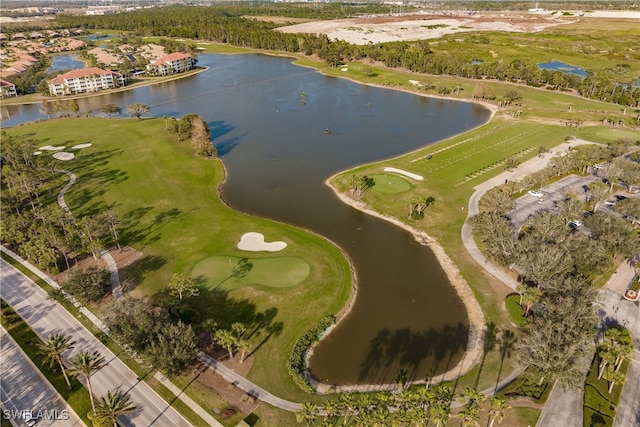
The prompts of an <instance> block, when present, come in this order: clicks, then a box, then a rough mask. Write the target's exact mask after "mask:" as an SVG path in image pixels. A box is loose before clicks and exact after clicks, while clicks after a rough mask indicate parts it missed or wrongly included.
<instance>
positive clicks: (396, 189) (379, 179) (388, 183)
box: [370, 173, 413, 194]
mask: <svg viewBox="0 0 640 427" xmlns="http://www.w3.org/2000/svg"><path fill="white" fill-rule="evenodd" d="M370 178H373V179H374V180H375V182H376V185H374V186H373V187H371V189H372V190H375V191H377V192H379V193H384V194H396V193H404V192H405V191H409V190H411V189H412V188H413V185H411V183H410V182H409V181H407V180H406V179H404V178H402V177H399V176H398V175H396V174H394V173H384V174H382V173H381V174H376V175H371V176H370Z"/></svg>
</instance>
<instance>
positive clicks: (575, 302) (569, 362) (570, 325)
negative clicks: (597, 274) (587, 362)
mask: <svg viewBox="0 0 640 427" xmlns="http://www.w3.org/2000/svg"><path fill="white" fill-rule="evenodd" d="M596 298H597V291H596V290H595V288H594V286H593V285H592V284H591V283H590V282H589V281H588V280H586V279H585V278H582V277H575V276H567V277H565V278H563V277H562V276H559V277H556V278H555V279H554V280H550V281H549V282H547V283H544V284H543V294H542V297H541V299H540V303H539V305H540V309H539V310H538V311H537V312H536V315H535V316H534V317H533V318H532V319H531V321H530V322H529V323H528V324H527V325H525V326H524V327H523V330H522V336H521V338H520V341H519V342H518V343H517V344H516V349H517V351H516V358H517V360H518V362H519V363H520V364H521V365H524V366H530V367H533V368H535V370H537V371H539V372H542V373H543V375H544V376H548V377H550V378H551V379H552V380H559V381H560V382H561V383H562V384H563V385H564V386H567V387H569V388H577V387H580V386H581V385H582V384H583V383H584V375H583V373H582V371H581V368H580V362H581V361H582V360H583V358H584V357H586V356H588V355H589V353H590V352H591V351H593V350H592V348H593V341H594V337H595V332H594V331H595V325H596V323H597V317H596V309H595V302H596ZM543 379H544V377H543Z"/></svg>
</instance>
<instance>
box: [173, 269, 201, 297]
mask: <svg viewBox="0 0 640 427" xmlns="http://www.w3.org/2000/svg"><path fill="white" fill-rule="evenodd" d="M169 290H170V292H171V295H172V296H174V297H176V296H177V297H178V299H179V300H180V302H182V299H183V298H184V297H194V296H198V295H199V293H200V291H199V290H198V286H197V285H196V281H195V280H193V278H192V277H184V276H183V275H182V274H180V273H175V274H174V275H173V276H172V277H171V281H170V282H169Z"/></svg>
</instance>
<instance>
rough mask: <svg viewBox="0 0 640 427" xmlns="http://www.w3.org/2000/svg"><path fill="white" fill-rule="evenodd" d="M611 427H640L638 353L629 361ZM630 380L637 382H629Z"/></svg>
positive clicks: (639, 356) (639, 357)
mask: <svg viewBox="0 0 640 427" xmlns="http://www.w3.org/2000/svg"><path fill="white" fill-rule="evenodd" d="M627 378H628V379H627V382H626V383H625V384H624V388H623V389H622V395H621V396H620V403H619V404H618V410H617V411H616V419H615V421H614V422H613V427H629V426H640V352H636V357H635V359H634V360H632V361H631V365H630V366H629V370H628V371H627ZM631 378H636V379H638V380H635V381H629V379H631Z"/></svg>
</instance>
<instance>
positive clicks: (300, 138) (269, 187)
mask: <svg viewBox="0 0 640 427" xmlns="http://www.w3.org/2000/svg"><path fill="white" fill-rule="evenodd" d="M199 64H200V65H204V66H208V67H209V69H208V70H207V71H205V72H203V73H200V74H197V75H194V76H192V77H189V78H186V79H182V80H177V81H173V82H167V83H164V84H159V85H155V86H149V87H143V88H138V89H135V90H132V91H128V92H122V93H115V94H110V95H104V96H98V97H93V98H87V99H81V100H79V101H78V103H79V105H80V108H81V111H99V108H100V106H102V105H104V104H107V103H115V104H118V105H120V106H121V107H122V108H123V111H126V106H127V105H129V104H132V103H134V102H142V103H145V104H147V105H149V106H150V107H151V114H153V115H154V116H155V117H163V116H165V115H166V116H182V115H184V114H188V113H196V114H199V115H201V116H202V117H203V118H204V119H205V120H206V121H207V123H208V124H209V126H210V128H211V137H212V140H213V143H214V144H215V146H216V147H217V149H218V151H219V154H220V157H221V159H222V161H223V162H224V164H225V168H226V170H227V173H228V178H227V180H226V181H225V183H224V185H223V187H222V188H221V193H222V197H223V198H224V200H225V201H226V202H227V203H229V204H230V205H231V206H233V207H234V208H236V209H239V210H242V211H245V212H249V213H253V214H256V215H259V216H263V217H268V218H273V219H276V220H279V221H283V222H287V223H290V224H294V225H297V226H300V227H302V228H305V229H309V230H312V231H314V232H316V233H318V234H320V235H323V236H325V237H327V238H328V239H330V240H332V241H333V242H336V243H337V244H338V245H339V246H340V247H341V248H342V249H343V250H344V251H345V252H346V253H347V254H348V255H349V257H350V259H351V260H352V261H353V264H354V266H355V270H356V275H357V279H358V297H357V299H356V301H355V304H354V306H353V309H352V312H351V314H350V315H349V316H348V317H347V318H346V320H345V321H344V322H342V323H341V324H340V325H339V326H338V327H337V328H336V329H335V330H334V331H333V332H332V333H331V334H330V335H329V336H328V337H327V339H326V340H324V341H323V342H322V343H321V344H320V345H319V346H318V347H317V348H316V350H315V352H314V356H313V357H312V359H311V361H310V369H311V371H312V372H313V373H314V375H316V376H317V378H318V379H321V380H323V381H327V382H329V383H334V384H356V383H362V382H393V380H394V377H395V374H396V373H397V371H398V369H399V368H400V367H406V368H411V371H412V372H410V375H412V376H416V377H422V378H423V377H424V375H425V374H426V372H427V371H428V370H429V369H431V368H434V369H435V371H434V373H435V374H438V373H441V372H443V371H444V370H445V369H446V368H447V367H451V366H453V365H455V364H456V363H457V362H458V361H459V360H460V358H461V357H462V354H463V352H464V348H465V345H464V343H465V342H466V330H467V323H468V322H467V316H466V312H465V309H464V306H463V304H462V302H461V301H460V299H459V298H458V296H457V295H456V293H455V291H454V290H453V288H452V287H451V286H450V284H449V281H448V279H447V276H446V274H445V273H444V271H443V270H442V268H441V267H440V265H439V264H438V262H437V260H436V258H435V256H434V255H433V253H432V252H431V250H430V249H428V248H426V247H424V246H422V245H420V244H418V243H417V242H416V241H415V239H414V238H413V236H411V235H410V234H409V233H407V232H406V231H404V230H402V229H399V228H398V227H396V226H394V225H392V224H389V223H387V222H385V221H382V220H380V219H377V218H373V217H371V216H368V215H365V214H362V213H361V212H359V211H356V210H354V209H353V208H351V207H349V206H346V205H345V204H343V203H342V202H340V201H339V200H338V199H337V198H336V197H335V195H334V194H333V192H332V191H331V189H329V188H327V187H326V186H325V185H324V181H325V180H326V179H327V177H329V176H331V175H332V174H334V173H336V172H338V171H340V170H344V169H346V168H348V167H351V166H354V165H357V164H362V163H368V162H372V161H376V160H382V159H385V158H389V157H392V156H396V155H398V154H400V153H406V152H408V151H411V150H414V149H416V148H419V147H423V146H425V145H428V144H430V143H433V142H435V141H438V140H441V139H443V138H446V137H448V136H451V135H453V134H457V133H460V132H463V131H465V130H468V129H470V128H472V127H475V126H477V125H479V124H481V123H483V122H485V121H486V120H488V118H489V112H488V111H487V110H486V109H484V108H482V107H479V106H477V105H473V104H469V103H462V102H452V101H448V100H441V99H430V98H425V97H420V96H415V95H413V94H408V93H403V92H398V91H393V90H386V89H381V88H374V87H367V86H362V85H359V84H355V83H352V82H350V81H348V80H343V79H336V78H327V77H324V76H322V75H320V74H318V73H316V72H315V71H313V70H309V69H305V68H300V67H296V66H294V65H292V64H291V62H290V60H289V59H286V58H274V57H267V56H261V55H237V56H231V55H220V56H218V55H202V56H200V57H199ZM303 94H304V95H303ZM302 101H304V102H302ZM9 110H11V108H9ZM37 110H38V108H37V106H23V107H15V108H13V111H9V114H11V118H9V119H8V120H7V122H6V123H3V125H9V124H17V123H19V122H23V121H27V120H34V119H37V118H38V117H39V113H38V111H37ZM16 114H17V116H16ZM327 128H328V129H330V130H331V133H330V134H329V135H327V134H325V133H324V129H327ZM398 197H402V196H401V195H400V196H398ZM402 215H404V212H402Z"/></svg>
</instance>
